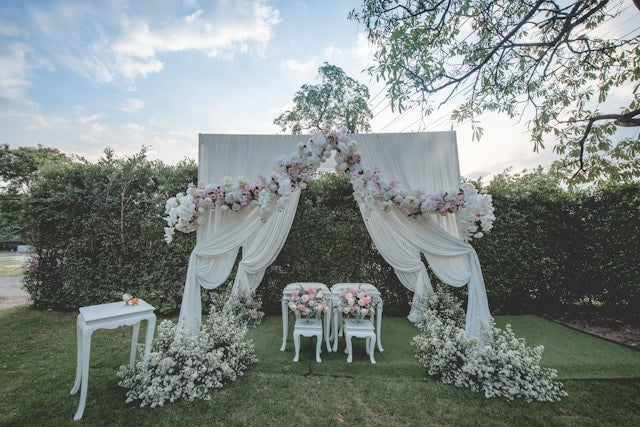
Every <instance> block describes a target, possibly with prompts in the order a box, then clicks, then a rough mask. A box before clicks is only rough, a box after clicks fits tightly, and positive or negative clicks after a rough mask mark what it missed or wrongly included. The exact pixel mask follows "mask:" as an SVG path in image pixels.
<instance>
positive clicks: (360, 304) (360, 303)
mask: <svg viewBox="0 0 640 427" xmlns="http://www.w3.org/2000/svg"><path fill="white" fill-rule="evenodd" d="M358 305H359V306H360V307H364V306H365V305H367V302H366V301H365V300H364V298H362V299H359V300H358Z"/></svg>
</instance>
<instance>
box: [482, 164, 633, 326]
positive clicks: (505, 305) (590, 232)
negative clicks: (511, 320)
mask: <svg viewBox="0 0 640 427" xmlns="http://www.w3.org/2000/svg"><path fill="white" fill-rule="evenodd" d="M489 192H490V193H491V194H492V195H493V202H494V206H495V210H496V218H497V219H496V221H495V223H494V230H493V231H492V232H491V233H489V234H488V235H487V236H486V237H485V238H483V239H481V240H479V241H477V242H474V246H475V248H476V250H477V252H478V255H479V257H480V262H481V265H482V270H483V274H484V277H485V281H486V285H487V294H488V297H489V304H490V307H491V310H492V312H493V313H494V314H499V313H522V312H527V313H542V312H544V313H552V312H557V311H559V310H567V309H569V308H574V309H575V308H576V307H578V308H581V309H597V310H599V311H600V312H601V314H604V315H610V316H615V317H627V318H631V317H636V316H638V311H637V310H636V309H635V308H636V307H637V306H638V304H639V303H640V252H639V251H638V248H640V243H638V238H639V237H640V185H638V184H635V185H625V186H616V187H609V188H602V189H598V190H595V191H581V192H574V193H570V192H567V191H565V190H563V189H562V188H561V186H560V183H559V181H557V180H555V179H554V178H552V177H551V176H549V175H547V174H545V173H543V171H541V170H537V171H534V172H532V173H530V174H527V175H524V176H517V175H516V176H508V175H500V176H498V177H496V178H494V180H493V181H492V182H491V184H490V185H489Z"/></svg>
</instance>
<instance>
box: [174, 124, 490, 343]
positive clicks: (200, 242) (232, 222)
mask: <svg viewBox="0 0 640 427" xmlns="http://www.w3.org/2000/svg"><path fill="white" fill-rule="evenodd" d="M305 138H306V137H304V136H299V135H251V136H248V135H200V147H199V149H200V151H199V179H200V180H201V181H204V182H205V183H207V184H208V183H212V182H220V180H221V179H222V177H224V176H230V177H233V178H234V179H235V178H237V177H239V176H246V177H247V178H248V179H249V180H250V181H251V182H253V180H254V179H255V178H256V177H257V176H258V175H260V174H262V175H267V174H269V173H270V172H271V170H273V167H274V165H275V160H276V159H277V158H279V157H281V156H282V155H289V154H290V153H291V152H293V151H295V149H296V144H297V143H299V142H304V140H305ZM353 138H354V139H355V140H356V141H357V142H358V153H360V154H361V156H362V162H363V163H364V165H365V166H375V165H377V166H378V167H379V168H380V171H381V175H382V177H383V178H384V179H387V180H389V181H391V180H393V179H397V180H398V181H400V183H401V185H402V186H403V187H404V188H406V189H414V188H421V189H423V190H424V191H426V192H431V193H435V192H438V191H442V190H444V191H449V192H453V193H457V191H458V189H459V187H460V172H459V167H458V152H457V145H456V139H455V133H453V132H429V133H410V134H358V135H355V136H354V137H353ZM299 195H300V194H299V192H298V193H292V196H291V198H290V201H289V202H288V204H287V205H286V207H285V208H284V209H283V210H282V211H280V212H274V214H273V215H272V216H271V217H269V220H268V221H267V222H266V223H263V222H262V221H261V220H260V217H259V212H258V208H257V207H247V208H243V209H241V210H240V211H239V212H230V211H226V212H225V211H220V210H214V211H212V212H211V213H209V216H208V218H207V219H206V221H205V224H203V225H202V226H201V227H200V228H199V229H198V231H197V243H196V247H195V248H194V250H193V252H192V254H191V257H190V259H189V267H188V271H187V279H186V282H185V293H184V297H183V303H182V307H181V311H180V322H184V323H187V324H188V325H190V326H191V327H192V328H193V330H194V332H197V330H198V328H199V325H200V318H201V305H200V286H203V287H205V288H208V289H214V288H216V287H218V286H220V285H221V284H222V283H224V281H225V280H227V278H228V276H229V273H230V272H231V269H232V268H233V264H234V261H235V259H236V257H237V254H238V249H239V248H240V247H242V259H241V261H240V263H239V265H238V272H237V275H236V277H235V280H234V285H233V290H232V292H238V291H240V290H254V289H255V288H257V287H258V286H259V284H260V281H261V280H262V277H263V276H264V272H265V270H266V268H267V267H268V266H269V265H270V264H271V263H272V262H273V261H274V260H275V258H276V257H277V255H278V253H279V252H280V250H281V249H282V246H283V244H284V241H285V240H286V237H287V235H288V233H289V230H290V228H291V224H292V222H293V217H294V215H295V211H296V208H297V204H298V198H299ZM362 212H363V218H364V220H365V223H366V226H367V230H368V231H369V234H370V235H371V238H372V240H373V242H374V244H375V245H376V247H377V249H378V250H379V251H380V253H381V255H382V256H383V258H384V259H385V260H386V261H387V262H388V263H389V264H390V265H391V266H392V267H393V268H394V271H395V273H396V275H397V277H398V278H399V280H400V282H401V283H402V284H403V285H404V286H405V287H406V288H408V289H409V290H411V291H413V292H414V302H415V301H417V299H418V298H420V297H422V296H423V295H424V294H425V292H428V291H430V290H432V287H431V283H430V281H429V275H428V272H427V269H426V266H425V265H424V263H423V262H422V260H421V256H420V255H421V254H424V256H425V258H426V260H427V262H428V263H429V265H430V267H431V268H432V269H433V271H434V273H435V274H436V275H437V276H438V277H439V278H440V280H442V281H443V282H444V283H446V284H448V285H451V286H457V287H459V286H464V285H468V287H469V292H468V293H469V299H468V308H467V324H466V333H467V335H468V336H480V333H481V332H480V325H481V322H486V321H488V319H489V307H488V303H487V297H486V292H485V287H484V280H483V278H482V271H481V269H480V263H479V261H478V256H477V254H476V252H475V251H474V249H473V248H472V247H471V245H469V244H467V243H464V242H463V241H462V240H461V239H460V236H459V232H458V228H457V223H456V220H455V215H447V216H440V215H432V216H431V217H430V218H429V219H427V220H426V221H417V220H415V219H413V218H408V217H407V216H406V215H404V214H402V213H401V212H399V211H397V210H395V209H393V210H391V211H388V212H382V211H378V210H373V211H371V212H370V213H367V212H364V210H362ZM347 279H348V278H345V280H347ZM409 319H410V320H412V321H414V322H415V321H418V320H420V313H419V311H418V310H417V304H413V306H412V309H411V312H410V314H409Z"/></svg>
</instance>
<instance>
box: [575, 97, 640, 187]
mask: <svg viewBox="0 0 640 427" xmlns="http://www.w3.org/2000/svg"><path fill="white" fill-rule="evenodd" d="M639 114H640V108H638V109H636V110H633V111H629V112H628V113H624V114H601V115H599V116H595V117H591V118H589V119H585V120H586V121H587V127H586V128H585V129H584V133H583V134H582V138H580V141H579V142H578V143H579V144H580V158H579V161H580V166H579V167H578V170H577V171H576V172H575V173H574V174H573V176H572V177H571V179H573V178H575V177H576V176H577V175H578V174H579V173H580V172H585V169H584V144H585V142H586V141H587V137H588V136H589V133H590V132H591V128H592V127H593V123H594V122H596V121H599V120H614V122H613V123H615V124H616V125H617V126H622V127H636V126H640V119H636V118H635V116H637V115H639Z"/></svg>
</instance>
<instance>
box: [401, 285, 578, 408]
mask: <svg viewBox="0 0 640 427" xmlns="http://www.w3.org/2000/svg"><path fill="white" fill-rule="evenodd" d="M421 310H422V314H423V316H424V322H423V323H421V324H420V325H419V328H420V331H421V333H420V335H418V336H416V337H414V338H413V341H412V345H413V346H414V347H415V352H416V357H417V358H418V360H419V361H420V363H421V364H422V365H423V366H424V367H425V368H426V369H427V372H428V373H429V374H430V375H437V376H439V377H440V378H441V380H442V382H443V383H445V384H454V385H456V386H458V387H466V388H469V389H471V390H473V391H477V392H481V393H484V395H485V396H486V397H506V398H507V399H509V400H512V399H516V398H522V399H524V400H525V401H527V402H529V401H532V400H538V401H556V400H560V398H561V397H562V396H566V395H567V394H566V393H565V392H564V391H563V390H562V384H561V383H559V382H556V381H554V379H555V378H556V376H557V373H556V371H555V370H554V369H549V368H542V367H540V360H541V358H542V352H543V350H544V347H543V346H538V347H535V348H531V347H527V345H526V343H525V341H524V339H522V338H517V337H516V336H515V335H514V333H513V331H512V330H511V327H510V326H509V325H507V327H506V329H504V330H502V329H498V328H496V327H495V326H494V325H493V322H492V323H491V324H490V325H485V329H484V337H483V338H484V343H486V344H484V343H482V342H481V341H480V340H478V339H477V338H467V337H466V336H465V335H464V329H463V325H464V312H463V311H462V309H461V303H460V302H459V301H457V299H456V298H455V297H453V296H452V295H451V294H447V293H443V292H442V291H437V292H436V293H434V294H432V295H430V296H429V297H428V298H426V299H425V300H424V301H423V302H421Z"/></svg>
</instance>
